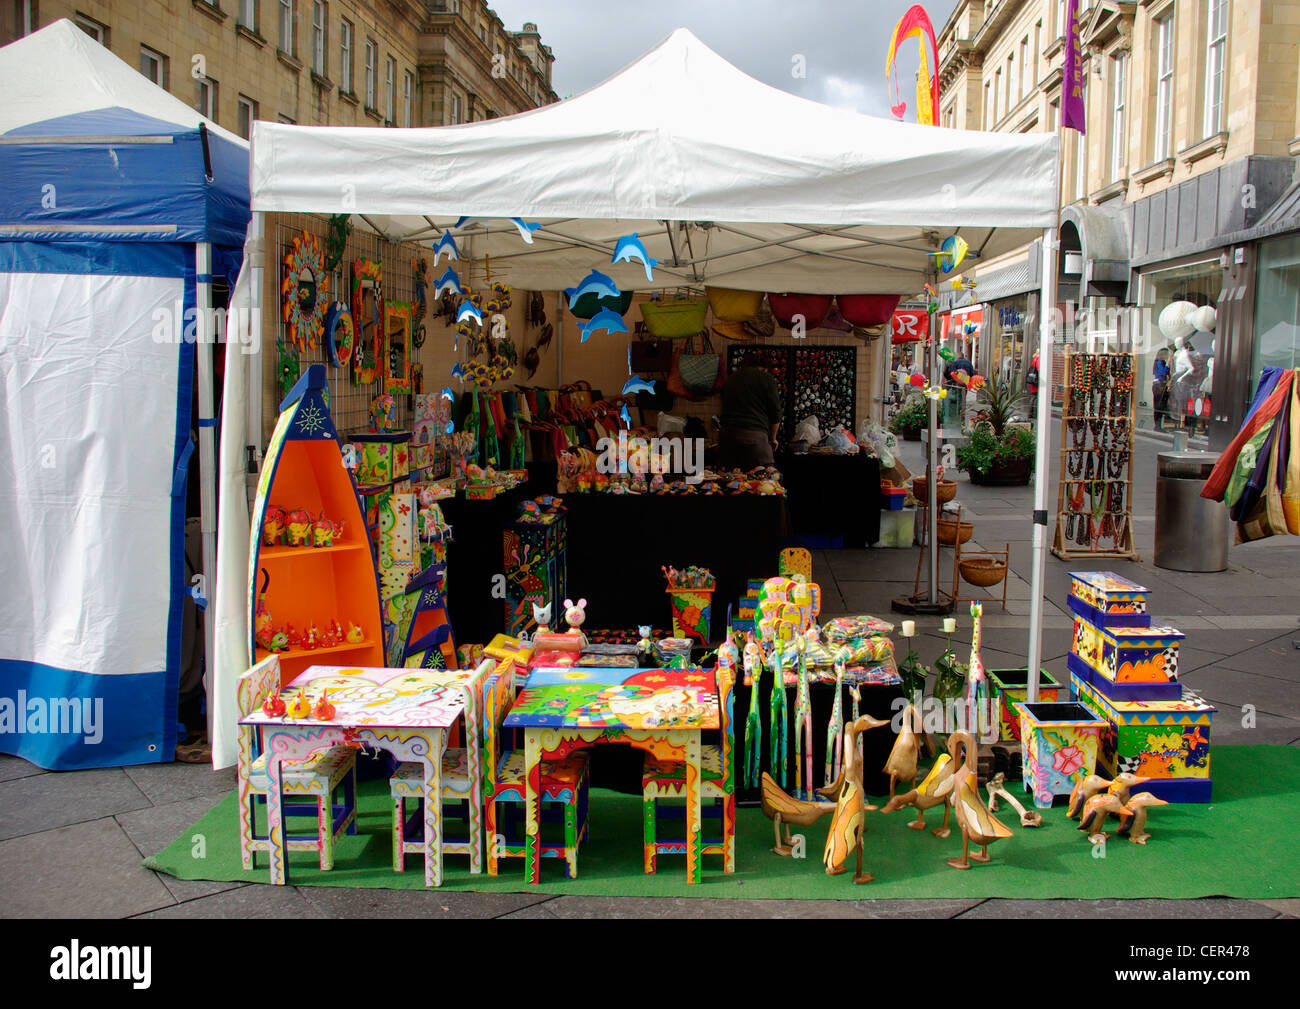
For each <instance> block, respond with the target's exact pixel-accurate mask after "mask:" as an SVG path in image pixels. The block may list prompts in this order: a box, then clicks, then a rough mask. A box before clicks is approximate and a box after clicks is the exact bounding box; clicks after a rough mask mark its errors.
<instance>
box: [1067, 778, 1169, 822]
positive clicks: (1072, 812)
mask: <svg viewBox="0 0 1300 1009" xmlns="http://www.w3.org/2000/svg"><path fill="white" fill-rule="evenodd" d="M1150 780H1151V779H1150V778H1139V777H1138V776H1137V775H1136V774H1133V773H1131V772H1129V771H1125V772H1124V773H1123V774H1117V775H1116V776H1115V780H1114V781H1112V780H1110V779H1109V778H1103V777H1102V776H1101V775H1099V774H1093V775H1089V776H1088V777H1086V778H1084V779H1083V780H1082V781H1080V782H1079V783H1078V784H1077V785H1075V786H1074V788H1072V789H1070V804H1069V811H1068V813H1067V814H1066V815H1067V816H1069V818H1070V819H1071V820H1077V819H1078V818H1079V816H1080V815H1081V814H1082V813H1083V807H1084V806H1085V805H1087V802H1088V800H1089V799H1091V798H1092V797H1093V796H1094V795H1097V794H1098V793H1099V792H1101V791H1102V790H1104V789H1107V790H1109V791H1111V792H1114V793H1115V794H1116V795H1118V796H1119V801H1120V802H1128V800H1129V795H1130V794H1131V793H1132V791H1133V789H1135V788H1136V787H1137V786H1138V785H1145V784H1146V783H1147V782H1148V781H1150Z"/></svg>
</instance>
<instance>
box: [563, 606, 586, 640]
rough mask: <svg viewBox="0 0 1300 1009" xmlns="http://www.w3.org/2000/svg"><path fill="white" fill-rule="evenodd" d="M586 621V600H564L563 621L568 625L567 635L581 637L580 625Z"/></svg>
mask: <svg viewBox="0 0 1300 1009" xmlns="http://www.w3.org/2000/svg"><path fill="white" fill-rule="evenodd" d="M586 619H587V600H585V599H579V600H578V601H577V602H576V603H575V602H574V601H573V600H572V599H566V600H564V620H565V622H566V623H567V624H568V625H569V630H568V633H569V634H577V635H578V636H581V635H582V624H583V622H584V621H585V620H586Z"/></svg>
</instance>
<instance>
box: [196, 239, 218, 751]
mask: <svg viewBox="0 0 1300 1009" xmlns="http://www.w3.org/2000/svg"><path fill="white" fill-rule="evenodd" d="M194 273H195V284H194V293H195V300H196V302H197V304H196V305H195V308H196V309H197V310H198V318H199V328H198V334H199V335H198V339H197V341H196V342H197V346H196V347H195V350H196V351H197V352H198V354H197V357H198V383H199V515H200V519H199V528H200V529H201V531H202V538H203V578H202V580H201V584H202V586H203V589H202V592H203V597H204V599H205V600H207V605H206V606H205V607H204V610H203V681H204V689H205V691H207V693H208V696H211V695H212V693H211V692H212V677H213V671H214V670H215V669H216V665H215V662H214V658H213V649H214V648H215V646H216V640H217V608H216V606H214V605H213V600H214V598H215V595H214V593H213V590H212V586H213V584H214V582H215V578H214V575H215V573H216V570H217V471H216V464H217V453H216V430H217V428H216V424H217V420H216V415H215V411H214V409H213V407H214V404H213V396H212V374H213V368H212V345H213V343H215V342H216V340H217V338H218V337H217V333H216V319H215V316H214V314H213V311H212V243H211V242H199V243H198V244H197V245H195V247H194ZM207 707H208V738H209V739H211V738H212V709H213V705H211V704H209V705H208V706H207Z"/></svg>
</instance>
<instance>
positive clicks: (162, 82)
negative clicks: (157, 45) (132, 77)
mask: <svg viewBox="0 0 1300 1009" xmlns="http://www.w3.org/2000/svg"><path fill="white" fill-rule="evenodd" d="M140 73H142V74H144V75H145V76H146V77H147V78H149V80H151V81H152V82H153V83H154V84H157V85H158V86H159V87H160V88H163V89H166V87H167V57H166V56H164V55H163V54H162V53H160V52H158V50H156V49H150V48H149V47H148V46H141V47H140Z"/></svg>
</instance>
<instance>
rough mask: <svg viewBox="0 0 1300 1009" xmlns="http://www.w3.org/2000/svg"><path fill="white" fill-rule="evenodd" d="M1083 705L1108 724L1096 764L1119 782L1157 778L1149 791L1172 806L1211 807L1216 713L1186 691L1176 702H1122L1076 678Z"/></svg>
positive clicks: (1074, 682) (1072, 681)
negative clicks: (1124, 776)
mask: <svg viewBox="0 0 1300 1009" xmlns="http://www.w3.org/2000/svg"><path fill="white" fill-rule="evenodd" d="M1070 686H1071V688H1072V689H1073V690H1074V692H1075V694H1076V695H1077V696H1078V698H1079V700H1080V701H1081V702H1082V703H1083V704H1085V705H1087V707H1088V708H1089V709H1091V710H1092V711H1094V712H1096V713H1097V715H1098V716H1100V717H1102V718H1104V719H1105V720H1106V725H1107V728H1106V731H1105V732H1103V734H1102V740H1101V750H1100V752H1099V754H1098V758H1097V762H1098V764H1099V766H1100V767H1101V768H1102V770H1103V771H1104V772H1105V773H1106V774H1109V775H1110V776H1111V777H1114V776H1115V775H1117V774H1121V773H1123V772H1124V771H1131V772H1132V773H1134V774H1136V775H1138V776H1139V777H1143V778H1151V779H1153V780H1152V781H1151V782H1149V783H1148V784H1147V785H1144V786H1143V787H1144V789H1145V790H1146V791H1148V792H1150V793H1151V794H1152V795H1154V796H1156V798H1159V799H1165V800H1166V801H1168V802H1209V801H1210V793H1211V789H1212V784H1213V783H1212V781H1211V779H1210V730H1211V727H1212V724H1213V721H1214V713H1215V711H1216V710H1217V709H1216V708H1215V707H1214V706H1213V705H1212V704H1208V703H1206V702H1205V701H1204V700H1202V699H1201V697H1200V696H1199V695H1198V694H1195V693H1193V692H1192V691H1190V690H1184V691H1183V696H1182V697H1181V698H1180V699H1179V700H1174V701H1117V700H1113V699H1111V698H1108V697H1106V696H1104V695H1103V694H1102V693H1101V692H1100V691H1098V690H1097V689H1096V688H1095V687H1092V686H1089V685H1088V684H1087V683H1084V682H1083V681H1081V680H1080V679H1079V677H1077V676H1071V677H1070Z"/></svg>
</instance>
